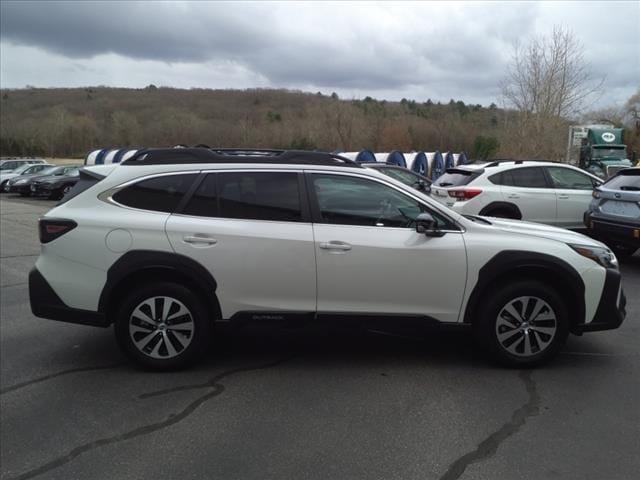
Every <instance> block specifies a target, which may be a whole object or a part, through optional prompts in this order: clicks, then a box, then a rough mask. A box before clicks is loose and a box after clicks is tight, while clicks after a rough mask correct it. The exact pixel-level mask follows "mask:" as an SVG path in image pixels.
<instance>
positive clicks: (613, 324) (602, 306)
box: [572, 268, 627, 334]
mask: <svg viewBox="0 0 640 480" xmlns="http://www.w3.org/2000/svg"><path fill="white" fill-rule="evenodd" d="M621 282H622V276H621V275H620V272H619V271H618V270H614V269H613V268H608V269H607V273H606V276H605V280H604V288H603V289H602V295H601V296H600V303H598V308H597V309H596V313H595V315H594V316H593V320H591V322H589V323H583V324H580V325H575V326H574V328H573V329H572V331H573V333H577V334H581V333H583V332H596V331H600V330H613V329H615V328H618V327H619V326H620V325H622V321H623V320H624V318H625V317H626V316H627V310H626V306H627V298H626V297H625V295H624V291H623V290H622V284H621Z"/></svg>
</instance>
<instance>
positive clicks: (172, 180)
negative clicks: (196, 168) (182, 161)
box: [113, 173, 198, 213]
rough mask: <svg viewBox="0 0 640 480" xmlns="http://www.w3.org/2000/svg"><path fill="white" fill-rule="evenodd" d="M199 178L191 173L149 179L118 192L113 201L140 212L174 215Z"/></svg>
mask: <svg viewBox="0 0 640 480" xmlns="http://www.w3.org/2000/svg"><path fill="white" fill-rule="evenodd" d="M197 176H198V174H197V173H190V174H181V175H163V176H160V177H154V178H149V179H147V180H142V181H140V182H138V183H135V184H133V185H130V186H128V187H125V188H124V189H122V190H120V191H119V192H116V193H115V194H114V195H113V199H114V200H115V201H116V202H118V203H120V204H122V205H126V206H128V207H133V208H139V209H140V210H151V211H154V212H167V213H172V212H173V211H174V210H175V209H176V207H177V206H178V204H179V203H180V200H182V197H183V196H184V194H185V193H187V191H188V190H189V187H191V184H192V183H193V181H194V180H195V178H196V177H197Z"/></svg>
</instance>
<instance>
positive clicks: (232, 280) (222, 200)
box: [166, 171, 316, 318]
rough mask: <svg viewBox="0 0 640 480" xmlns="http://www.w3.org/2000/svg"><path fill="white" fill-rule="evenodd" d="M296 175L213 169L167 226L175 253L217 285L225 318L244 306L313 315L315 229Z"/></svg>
mask: <svg viewBox="0 0 640 480" xmlns="http://www.w3.org/2000/svg"><path fill="white" fill-rule="evenodd" d="M301 185H302V182H301V178H300V176H299V174H298V173H296V172H282V171H278V172H273V171H272V172H259V171H233V172H219V173H216V174H209V175H207V177H206V178H205V179H204V180H203V181H202V183H201V184H200V185H199V186H198V188H197V190H196V191H195V192H194V194H193V196H192V197H191V199H190V201H189V203H187V204H186V205H185V206H184V209H183V211H182V212H181V213H182V214H178V215H176V214H174V215H171V216H170V217H169V219H168V220H167V223H166V232H167V235H168V237H169V240H170V242H171V245H172V246H173V248H174V249H175V250H176V252H178V253H181V254H183V255H187V256H189V257H191V258H193V259H194V260H196V261H198V262H200V263H201V264H202V265H204V266H205V267H206V268H207V269H208V270H209V271H210V272H211V274H212V275H213V277H214V278H215V279H216V282H217V283H218V290H217V295H218V300H219V302H220V306H221V308H222V312H223V316H224V318H230V317H231V316H232V315H233V314H235V313H236V312H239V311H268V312H273V311H291V312H313V311H315V309H316V264H315V254H314V241H313V229H312V226H311V223H309V222H308V221H306V220H307V218H305V217H306V216H307V214H304V213H303V211H305V209H306V205H304V204H303V202H302V201H301V199H302V198H304V195H302V194H301V193H302V192H301V188H300V187H301Z"/></svg>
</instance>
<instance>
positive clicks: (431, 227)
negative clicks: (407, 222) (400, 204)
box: [416, 213, 444, 237]
mask: <svg viewBox="0 0 640 480" xmlns="http://www.w3.org/2000/svg"><path fill="white" fill-rule="evenodd" d="M416 232H418V233H422V234H424V235H426V236H427V237H442V236H444V232H441V231H440V230H438V222H436V220H435V219H434V218H433V217H432V216H431V214H430V213H421V214H420V215H418V216H417V217H416Z"/></svg>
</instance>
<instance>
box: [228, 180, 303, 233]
mask: <svg viewBox="0 0 640 480" xmlns="http://www.w3.org/2000/svg"><path fill="white" fill-rule="evenodd" d="M216 179H217V181H216V192H217V197H218V216H219V217H224V218H240V219H249V220H271V221H278V222H300V221H302V207H301V201H300V184H299V180H298V174H297V173H295V172H223V173H218V174H216Z"/></svg>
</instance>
